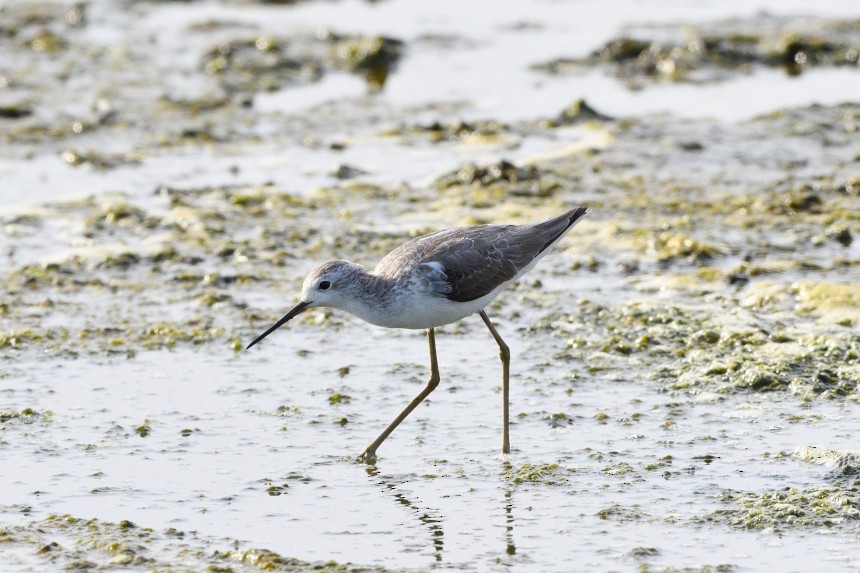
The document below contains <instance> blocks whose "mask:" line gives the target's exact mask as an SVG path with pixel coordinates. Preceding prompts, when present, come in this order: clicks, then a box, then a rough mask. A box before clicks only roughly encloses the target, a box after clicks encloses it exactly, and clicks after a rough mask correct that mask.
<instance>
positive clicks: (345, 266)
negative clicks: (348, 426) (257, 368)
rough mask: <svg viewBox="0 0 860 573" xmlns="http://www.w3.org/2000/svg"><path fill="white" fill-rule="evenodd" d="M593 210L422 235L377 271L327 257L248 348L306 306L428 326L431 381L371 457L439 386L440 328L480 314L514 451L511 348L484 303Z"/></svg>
mask: <svg viewBox="0 0 860 573" xmlns="http://www.w3.org/2000/svg"><path fill="white" fill-rule="evenodd" d="M586 213H588V209H587V208H585V207H577V208H575V209H571V210H570V211H567V212H566V213H563V214H561V215H557V216H555V217H552V218H550V219H545V220H543V221H539V222H537V223H529V224H525V225H477V226H473V227H459V228H456V229H448V230H445V231H438V232H436V233H431V234H429V235H424V236H421V237H416V238H415V239H412V240H410V241H408V242H406V243H404V244H403V245H401V246H399V247H397V248H396V249H394V250H393V251H391V252H390V253H388V255H386V256H385V257H384V258H383V259H382V260H381V261H380V262H379V264H378V265H377V266H376V268H375V269H374V270H373V272H367V271H366V270H364V268H363V267H361V266H360V265H357V264H355V263H351V262H349V261H343V260H331V261H327V262H325V263H323V264H322V265H320V266H318V267H317V268H315V269H314V270H312V271H311V272H310V274H309V275H308V276H307V278H306V279H305V282H304V285H303V286H302V297H301V301H300V302H299V303H298V304H297V305H296V306H295V307H293V308H292V310H290V311H289V312H288V313H287V314H285V315H284V317H283V318H281V319H280V320H279V321H278V322H276V323H275V324H274V325H273V326H272V327H271V328H269V329H268V330H267V331H266V332H264V333H263V334H261V335H260V336H258V337H257V338H255V339H254V340H253V341H252V342H251V343H250V344H249V345H248V347H247V348H251V347H252V346H254V345H255V344H257V343H258V342H260V341H261V340H262V339H263V338H265V337H266V336H268V335H269V334H271V333H272V332H274V331H275V330H276V329H277V328H279V327H281V326H282V325H283V324H284V323H286V322H287V321H288V320H290V319H292V318H293V317H295V316H296V315H298V314H299V313H301V312H302V311H305V310H307V309H309V308H315V307H321V306H324V307H329V308H336V309H340V310H345V311H346V312H349V313H351V314H354V315H355V316H357V317H359V318H361V319H362V320H364V321H366V322H369V323H370V324H375V325H377V326H385V327H388V328H411V329H426V330H427V340H428V341H429V343H430V380H429V381H428V382H427V386H425V387H424V389H423V390H422V391H421V393H419V394H418V396H416V397H415V398H414V399H413V400H412V401H411V402H410V403H409V405H408V406H406V408H404V410H403V411H402V412H401V413H400V414H399V415H398V416H397V417H396V418H395V419H394V421H392V422H391V423H390V424H389V425H388V427H387V428H385V430H384V431H383V432H382V433H381V434H380V435H379V437H377V438H376V439H375V440H373V442H371V444H370V445H369V446H367V448H365V450H364V452H362V454H361V455H360V456H358V459H359V460H362V461H366V462H372V461H373V460H374V459H375V458H376V450H377V448H379V446H380V445H381V444H382V442H383V441H385V439H386V438H387V437H388V436H389V434H391V432H393V431H394V429H395V428H396V427H397V426H398V425H399V424H400V422H402V421H403V420H404V419H405V418H406V417H407V416H408V415H409V414H410V413H411V412H412V410H414V409H415V407H416V406H418V404H420V403H421V402H422V401H423V400H424V399H425V398H426V397H427V396H428V395H429V394H430V393H431V392H432V391H433V390H435V389H436V387H437V386H438V385H439V365H438V363H437V361H436V336H435V329H436V328H437V327H439V326H442V325H444V324H450V323H452V322H455V321H458V320H460V319H461V318H465V317H467V316H469V315H471V314H475V313H478V314H479V315H480V317H481V319H483V321H484V324H486V325H487V328H488V329H489V330H490V334H492V335H493V338H494V339H495V341H496V343H497V344H498V345H499V354H500V356H501V359H502V453H503V454H508V453H510V451H511V445H510V437H509V432H508V421H509V414H508V399H509V393H510V392H509V388H510V382H509V377H510V362H511V353H510V350H509V349H508V345H507V344H505V341H504V340H502V337H501V336H500V335H499V333H498V331H497V330H496V328H495V326H493V323H492V322H491V321H490V318H489V317H488V316H487V313H486V312H485V311H484V308H486V306H487V305H488V304H490V302H492V301H493V299H495V298H496V296H498V294H499V293H500V292H501V291H502V290H503V289H504V288H505V287H506V286H508V285H509V284H510V283H512V282H514V281H515V280H517V279H518V278H520V277H521V276H523V275H524V274H525V273H527V272H528V271H529V270H531V268H532V267H534V266H535V264H536V263H537V262H538V261H539V260H540V259H541V258H542V257H543V256H544V255H546V254H547V253H548V252H549V251H551V250H552V248H553V247H554V246H555V245H556V244H557V243H558V242H559V241H560V240H561V239H562V237H564V235H565V234H567V232H568V231H570V229H571V228H573V226H574V225H575V224H576V223H577V222H578V221H580V220H581V219H582V217H583V216H584V215H585V214H586Z"/></svg>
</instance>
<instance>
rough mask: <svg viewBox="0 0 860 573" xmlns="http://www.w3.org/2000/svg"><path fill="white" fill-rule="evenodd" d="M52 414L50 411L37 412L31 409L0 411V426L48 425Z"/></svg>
mask: <svg viewBox="0 0 860 573" xmlns="http://www.w3.org/2000/svg"><path fill="white" fill-rule="evenodd" d="M52 416H53V412H52V411H50V410H43V411H41V412H40V411H37V410H34V409H32V408H22V409H21V410H0V424H6V423H16V422H17V423H22V424H34V423H36V422H39V423H43V424H44V423H48V422H50V421H51V417H52Z"/></svg>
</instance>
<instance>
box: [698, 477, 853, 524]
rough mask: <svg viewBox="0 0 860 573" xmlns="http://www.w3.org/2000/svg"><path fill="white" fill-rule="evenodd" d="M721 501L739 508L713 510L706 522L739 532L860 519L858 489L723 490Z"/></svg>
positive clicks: (841, 522) (845, 522)
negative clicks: (757, 491) (740, 530)
mask: <svg viewBox="0 0 860 573" xmlns="http://www.w3.org/2000/svg"><path fill="white" fill-rule="evenodd" d="M720 500H721V501H722V502H723V503H726V504H731V505H737V506H738V507H737V508H731V509H719V510H715V511H713V512H712V513H711V514H709V515H708V516H707V517H705V518H704V521H719V522H723V523H727V524H729V525H731V526H732V527H736V528H739V529H763V530H767V531H785V530H788V529H797V528H813V527H814V528H831V527H836V526H838V525H847V524H852V523H856V522H857V521H858V520H860V493H858V488H857V486H850V487H844V488H843V487H817V488H809V489H803V490H801V489H798V488H794V487H789V488H786V489H783V490H779V491H770V492H764V493H754V492H739V491H724V492H723V493H722V494H721V496H720Z"/></svg>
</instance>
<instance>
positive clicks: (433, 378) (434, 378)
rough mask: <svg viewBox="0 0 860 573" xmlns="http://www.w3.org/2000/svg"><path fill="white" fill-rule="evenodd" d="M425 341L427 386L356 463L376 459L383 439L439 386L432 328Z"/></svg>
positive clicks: (365, 450)
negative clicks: (427, 366) (428, 364)
mask: <svg viewBox="0 0 860 573" xmlns="http://www.w3.org/2000/svg"><path fill="white" fill-rule="evenodd" d="M427 341H428V342H429V344H430V380H428V381H427V386H425V387H424V389H423V390H421V393H420V394H418V395H417V396H415V398H414V399H413V400H412V401H411V402H409V405H408V406H406V408H404V409H403V411H402V412H400V415H399V416H397V417H396V418H394V421H393V422H391V423H390V424H388V427H387V428H385V430H384V431H383V432H382V433H381V434H379V437H378V438H376V439H375V440H373V442H371V444H370V445H369V446H367V447H366V448H365V449H364V452H362V453H361V455H359V456H358V458H357V459H358V461H362V462H367V463H372V462H373V461H374V460H375V459H376V449H377V448H378V447H379V446H380V445H381V444H382V442H384V441H385V438H387V437H388V436H389V435H390V434H391V432H393V431H394V428H396V427H397V426H399V425H400V422H402V421H403V420H405V419H406V416H408V415H409V414H410V413H411V412H412V410H414V409H415V408H416V407H417V406H418V404H420V403H421V402H423V401H424V399H425V398H426V397H427V396H429V395H430V392H432V391H433V390H435V389H436V386H438V385H439V363H438V362H437V361H436V334H435V331H434V330H433V329H432V328H429V329H427Z"/></svg>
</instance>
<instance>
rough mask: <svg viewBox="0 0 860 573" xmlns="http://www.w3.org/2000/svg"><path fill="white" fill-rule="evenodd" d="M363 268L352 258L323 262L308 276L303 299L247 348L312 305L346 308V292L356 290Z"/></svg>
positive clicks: (303, 290)
mask: <svg viewBox="0 0 860 573" xmlns="http://www.w3.org/2000/svg"><path fill="white" fill-rule="evenodd" d="M363 272H364V269H363V268H362V267H360V266H359V265H356V264H355V263H351V262H349V261H341V260H331V261H326V262H325V263H323V264H321V265H320V266H318V267H317V268H315V269H314V270H312V271H311V272H310V273H309V274H308V276H307V277H306V278H305V282H304V284H303V285H302V298H301V300H300V301H299V303H298V304H297V305H296V306H294V307H293V308H292V309H291V310H290V311H289V312H288V313H287V314H285V315H284V316H283V318H281V319H280V320H279V321H278V322H276V323H275V324H274V325H272V327H271V328H269V329H268V330H267V331H266V332H264V333H263V334H261V335H260V336H258V337H257V338H255V339H254V340H253V341H252V342H251V344H249V345H248V346H247V347H246V348H245V350H247V349H248V348H251V347H252V346H254V345H255V344H257V343H258V342H260V341H261V340H263V339H264V338H266V337H267V336H268V335H270V334H271V333H272V332H274V331H275V330H277V329H278V328H280V327H281V326H283V325H284V324H286V323H287V322H288V321H290V320H291V319H293V318H294V317H296V316H298V315H299V314H301V313H302V312H304V311H305V310H307V309H309V308H316V307H320V306H326V307H329V308H344V307H345V306H346V304H347V303H348V298H346V297H345V296H344V294H345V293H348V292H349V291H350V290H352V289H351V287H352V285H353V284H354V282H355V281H354V278H355V276H356V275H357V274H358V273H363Z"/></svg>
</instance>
